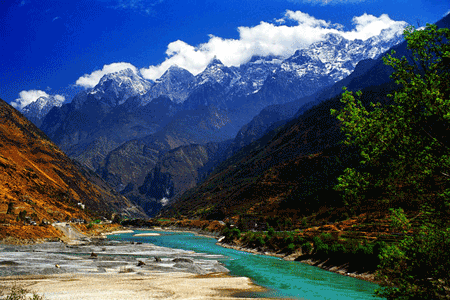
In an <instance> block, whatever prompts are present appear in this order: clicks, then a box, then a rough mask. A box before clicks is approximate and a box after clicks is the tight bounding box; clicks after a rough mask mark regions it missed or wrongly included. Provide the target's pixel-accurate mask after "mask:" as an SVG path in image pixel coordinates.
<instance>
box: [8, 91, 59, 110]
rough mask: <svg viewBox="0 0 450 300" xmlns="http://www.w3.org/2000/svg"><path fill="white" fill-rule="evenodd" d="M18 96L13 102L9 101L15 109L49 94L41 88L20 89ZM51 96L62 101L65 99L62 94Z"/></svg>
mask: <svg viewBox="0 0 450 300" xmlns="http://www.w3.org/2000/svg"><path fill="white" fill-rule="evenodd" d="M19 97H20V98H17V99H16V100H14V101H13V102H11V105H12V106H14V107H15V108H17V109H22V108H24V107H25V106H27V105H28V104H30V103H32V102H34V101H36V100H37V99H39V98H40V97H50V95H49V94H47V93H46V92H44V91H41V90H29V91H21V92H20V93H19ZM53 97H55V98H56V99H58V100H61V101H64V100H65V99H66V98H65V97H64V96H62V95H53Z"/></svg>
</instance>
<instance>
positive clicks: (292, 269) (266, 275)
mask: <svg viewBox="0 0 450 300" xmlns="http://www.w3.org/2000/svg"><path fill="white" fill-rule="evenodd" d="M147 232H155V233H156V231H139V233H147ZM157 233H160V234H161V235H160V236H146V237H134V236H133V233H127V234H120V235H113V236H109V238H110V239H114V240H125V241H134V242H143V243H151V244H154V245H157V246H163V247H169V248H177V249H184V250H192V251H195V252H197V253H205V254H214V255H222V256H224V258H223V259H219V261H221V262H222V263H223V264H224V265H225V266H226V267H227V268H228V269H229V270H230V275H236V276H245V277H249V278H251V279H252V280H253V282H255V283H256V284H258V285H260V286H263V287H266V288H267V289H268V291H267V292H264V293H251V294H246V295H245V296H246V297H271V298H289V299H301V300H313V299H330V300H331V299H333V300H337V299H339V300H346V299H380V298H374V296H373V295H374V290H375V289H376V288H377V287H378V285H376V284H373V283H370V282H366V281H363V280H359V279H355V278H351V277H347V276H342V275H338V274H335V273H332V272H328V271H324V270H322V269H319V268H317V267H312V266H309V265H307V264H303V263H299V262H292V261H284V260H282V259H279V258H276V257H271V256H265V255H255V254H251V253H247V252H242V251H237V250H233V249H227V248H223V247H220V246H218V245H216V244H215V243H216V240H215V239H213V238H207V237H201V236H197V235H194V234H192V233H180V232H160V231H158V232H157ZM243 296H244V295H243Z"/></svg>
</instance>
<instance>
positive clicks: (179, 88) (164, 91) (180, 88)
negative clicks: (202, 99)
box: [142, 65, 195, 105]
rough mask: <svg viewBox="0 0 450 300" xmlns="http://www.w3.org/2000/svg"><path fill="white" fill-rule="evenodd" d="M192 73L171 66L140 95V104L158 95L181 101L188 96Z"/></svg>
mask: <svg viewBox="0 0 450 300" xmlns="http://www.w3.org/2000/svg"><path fill="white" fill-rule="evenodd" d="M194 78H195V77H194V75H192V74H191V73H190V72H189V71H188V70H185V69H183V68H180V67H178V66H177V65H173V66H171V67H170V68H169V69H168V70H167V71H166V72H165V73H164V74H163V75H162V76H161V77H160V78H159V79H157V80H156V81H155V83H154V85H153V86H152V87H151V89H150V90H149V91H148V92H147V93H146V94H145V95H144V96H142V105H145V104H147V103H149V102H150V101H151V100H152V99H155V98H158V97H159V96H168V97H169V98H170V100H172V101H173V102H175V103H181V102H183V101H184V100H186V98H187V97H188V96H189V92H190V88H189V87H190V85H191V83H192V82H193V81H194Z"/></svg>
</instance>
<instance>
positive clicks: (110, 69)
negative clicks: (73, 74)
mask: <svg viewBox="0 0 450 300" xmlns="http://www.w3.org/2000/svg"><path fill="white" fill-rule="evenodd" d="M125 69H131V70H133V72H135V73H136V74H137V73H138V70H137V69H136V67H135V66H133V65H132V64H130V63H126V62H118V63H112V64H109V65H104V66H103V68H102V69H101V70H97V71H94V72H92V73H91V74H84V75H83V76H81V77H80V78H78V80H77V81H76V82H75V85H78V86H82V87H84V88H93V87H94V86H96V85H97V83H98V82H99V81H100V79H101V78H102V77H103V75H105V74H108V73H114V72H118V71H121V70H125Z"/></svg>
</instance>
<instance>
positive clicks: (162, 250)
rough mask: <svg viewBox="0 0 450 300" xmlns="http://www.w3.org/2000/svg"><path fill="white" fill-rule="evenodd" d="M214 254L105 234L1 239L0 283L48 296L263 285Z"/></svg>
mask: <svg viewBox="0 0 450 300" xmlns="http://www.w3.org/2000/svg"><path fill="white" fill-rule="evenodd" d="M216 259H217V256H211V257H208V255H205V254H198V253H195V252H193V251H186V250H181V249H171V248H166V247H159V246H155V245H152V244H146V243H134V242H119V241H112V240H108V239H104V238H100V239H95V238H85V239H83V240H79V241H78V242H77V243H70V244H65V243H62V242H47V243H41V244H31V245H0V277H1V280H2V286H1V288H3V289H6V290H7V288H8V287H11V286H13V285H14V284H17V285H20V286H23V287H24V288H26V289H27V290H30V291H32V292H34V293H38V294H40V295H43V296H44V297H45V298H46V299H49V300H51V299H58V300H61V299H78V300H79V299H96V300H98V299H108V300H112V299H180V298H181V299H235V297H234V295H235V294H239V295H242V294H243V293H244V294H245V293H247V292H249V293H250V292H255V291H258V292H261V291H263V290H264V289H263V288H262V287H259V286H257V285H255V284H253V283H252V281H251V280H250V279H249V278H246V277H231V276H229V275H227V273H228V270H227V269H226V268H225V267H224V266H223V265H222V264H220V263H219V262H218V261H217V260H216ZM193 287H195V288H193ZM239 298H241V299H242V297H239ZM244 299H246V298H244ZM249 299H250V298H249Z"/></svg>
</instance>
